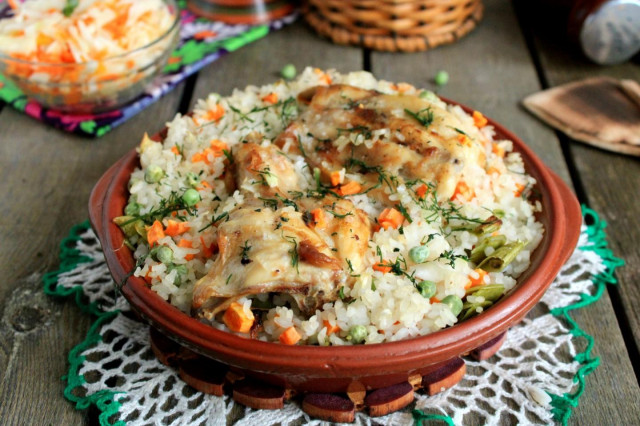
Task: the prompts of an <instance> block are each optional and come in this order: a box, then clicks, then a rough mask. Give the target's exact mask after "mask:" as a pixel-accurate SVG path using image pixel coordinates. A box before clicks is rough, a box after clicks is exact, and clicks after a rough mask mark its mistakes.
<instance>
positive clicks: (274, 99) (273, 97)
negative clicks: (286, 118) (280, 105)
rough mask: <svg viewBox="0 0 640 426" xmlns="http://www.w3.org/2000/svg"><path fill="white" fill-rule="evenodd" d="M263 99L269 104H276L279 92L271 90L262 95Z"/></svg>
mask: <svg viewBox="0 0 640 426" xmlns="http://www.w3.org/2000/svg"><path fill="white" fill-rule="evenodd" d="M262 101H263V102H265V103H268V104H275V103H276V102H278V94H277V93H275V92H271V93H269V94H268V95H266V96H263V97H262Z"/></svg>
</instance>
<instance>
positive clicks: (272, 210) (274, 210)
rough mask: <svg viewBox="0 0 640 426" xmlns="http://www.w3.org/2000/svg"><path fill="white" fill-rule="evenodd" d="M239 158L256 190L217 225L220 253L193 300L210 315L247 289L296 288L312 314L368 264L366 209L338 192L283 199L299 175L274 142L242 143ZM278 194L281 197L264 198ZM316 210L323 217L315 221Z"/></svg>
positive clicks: (239, 179)
mask: <svg viewBox="0 0 640 426" xmlns="http://www.w3.org/2000/svg"><path fill="white" fill-rule="evenodd" d="M234 165H235V168H236V183H237V185H238V188H240V190H241V191H244V192H245V195H249V194H248V192H251V193H252V194H253V195H255V196H256V197H251V196H248V197H247V198H246V200H245V203H244V204H243V205H241V206H239V207H238V208H236V209H235V210H233V211H232V212H230V214H229V220H228V221H226V222H223V223H222V224H220V225H219V226H218V229H217V238H218V249H219V254H218V257H217V258H216V260H215V262H214V264H213V267H212V268H211V269H210V270H209V272H208V273H207V275H206V276H204V277H203V278H201V279H200V280H199V281H198V282H197V283H196V285H195V287H194V292H193V303H192V307H193V308H194V309H195V310H196V311H197V312H198V314H199V315H201V316H204V317H206V318H208V319H211V318H213V317H214V316H215V315H216V314H217V313H218V312H220V311H222V310H224V309H226V308H227V307H228V306H229V305H230V304H231V303H232V302H234V301H235V300H237V299H239V298H241V297H243V296H248V295H252V294H259V293H279V294H289V295H290V296H291V298H292V300H293V302H294V303H295V304H296V305H297V307H298V308H299V309H300V311H301V312H302V313H303V314H308V315H310V314H312V313H313V312H314V311H315V310H316V309H317V308H319V307H321V306H322V305H323V304H324V303H326V302H331V301H334V300H336V299H337V297H338V290H339V289H340V287H342V286H345V285H350V284H351V283H352V282H353V277H352V275H356V274H359V273H360V272H362V270H363V269H364V268H365V261H364V257H365V253H366V251H367V244H368V241H369V235H370V224H369V219H368V218H367V216H366V214H365V213H364V212H362V211H361V210H359V209H356V208H355V206H354V205H353V203H352V202H351V201H349V200H344V199H338V198H334V197H331V196H329V197H326V198H323V199H316V198H306V197H302V198H299V199H297V203H296V201H293V200H290V202H291V203H293V204H289V207H288V208H286V209H285V208H284V204H283V203H282V200H283V199H287V198H288V197H289V192H290V191H297V190H298V186H297V175H296V174H295V171H294V166H293V164H292V163H291V161H290V160H289V159H288V158H287V157H286V156H284V155H282V154H281V153H278V150H277V148H276V147H275V146H273V145H270V146H266V147H263V146H260V145H256V144H252V143H248V144H244V145H242V146H240V148H239V149H238V150H237V151H236V153H235V154H234ZM265 173H268V175H266V176H265ZM247 185H248V186H247ZM243 188H244V190H243ZM246 188H248V189H246ZM275 195H278V196H279V197H280V199H278V198H271V199H269V201H268V202H267V201H265V200H267V199H266V198H264V197H273V196H275ZM272 202H276V205H275V206H274V205H273V204H272ZM293 206H295V207H293ZM311 211H316V214H317V215H321V216H322V220H319V221H318V223H316V222H315V221H314V220H313V219H312V218H313V215H312V214H311Z"/></svg>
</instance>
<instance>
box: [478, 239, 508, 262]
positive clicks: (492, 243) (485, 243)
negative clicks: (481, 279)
mask: <svg viewBox="0 0 640 426" xmlns="http://www.w3.org/2000/svg"><path fill="white" fill-rule="evenodd" d="M506 242H507V237H505V236H504V235H493V236H491V237H487V238H485V239H484V240H482V241H480V242H479V243H478V244H477V245H476V246H475V247H474V248H473V249H472V250H471V255H470V256H469V260H471V261H472V262H473V263H475V264H476V265H477V264H478V263H480V262H482V260H483V259H484V258H485V257H486V255H485V254H484V251H485V250H486V249H487V247H493V248H494V249H497V248H499V247H502V246H503V245H504V244H505V243H506Z"/></svg>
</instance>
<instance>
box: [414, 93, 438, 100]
mask: <svg viewBox="0 0 640 426" xmlns="http://www.w3.org/2000/svg"><path fill="white" fill-rule="evenodd" d="M418 97H419V98H420V99H425V100H427V101H431V102H435V101H437V100H438V96H437V95H436V94H435V93H433V92H432V91H431V90H423V91H422V92H420V93H419V94H418Z"/></svg>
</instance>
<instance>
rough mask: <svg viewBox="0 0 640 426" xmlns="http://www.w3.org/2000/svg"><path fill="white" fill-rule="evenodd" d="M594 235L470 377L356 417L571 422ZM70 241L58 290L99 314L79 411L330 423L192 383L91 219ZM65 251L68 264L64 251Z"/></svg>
mask: <svg viewBox="0 0 640 426" xmlns="http://www.w3.org/2000/svg"><path fill="white" fill-rule="evenodd" d="M589 230H591V228H590V229H589ZM593 234H594V233H593V232H587V227H585V226H583V229H582V233H581V236H580V242H579V248H577V249H576V250H575V252H574V253H573V255H572V256H571V258H570V259H569V261H568V262H567V264H566V265H565V266H564V267H563V268H562V270H561V272H560V274H559V276H558V277H557V278H556V280H555V281H554V283H553V284H552V285H551V287H550V289H549V290H548V291H547V293H546V294H545V295H544V297H543V298H542V301H541V302H540V303H539V304H538V305H537V306H536V307H535V308H534V310H532V311H531V312H530V313H529V315H528V316H527V317H526V319H525V320H524V321H522V322H521V323H520V324H519V325H517V326H514V327H512V328H511V329H510V330H509V332H508V334H507V339H506V341H505V343H504V345H503V346H502V348H501V349H500V351H499V352H498V353H497V354H496V355H494V356H493V357H491V358H490V359H488V360H486V361H480V362H477V361H473V360H470V359H467V360H466V363H467V373H466V375H465V376H464V378H463V379H462V380H461V381H460V383H458V384H457V385H456V386H454V387H453V388H451V389H449V390H446V391H444V392H442V393H440V394H437V395H435V396H431V397H430V396H427V395H425V394H422V393H420V392H417V393H416V396H415V401H414V403H412V404H410V405H409V406H408V407H407V408H405V409H404V410H402V411H399V412H396V413H393V414H389V415H387V416H385V417H378V418H370V417H369V416H368V415H367V414H366V413H362V412H360V413H357V414H356V421H355V424H357V425H377V424H387V425H406V424H411V423H412V422H414V416H415V418H416V420H415V421H416V423H419V420H418V419H419V418H420V417H419V416H420V415H421V414H422V413H425V417H424V418H429V419H434V418H437V419H439V420H444V421H445V422H446V423H449V424H456V425H462V424H466V423H468V422H470V420H471V419H473V423H474V424H488V425H491V424H498V423H501V422H505V421H506V422H507V423H510V424H513V423H523V424H550V423H556V422H562V420H563V418H564V421H565V422H566V419H567V418H568V415H569V414H570V412H567V410H570V409H568V408H566V406H567V405H571V404H567V403H566V402H567V398H569V399H571V398H576V397H577V396H579V394H578V395H577V396H576V392H579V393H581V390H578V387H579V386H580V384H581V381H580V380H577V377H578V376H579V374H578V372H579V371H580V369H581V368H584V365H585V363H588V362H594V360H593V359H592V358H590V354H589V353H588V352H589V351H590V349H589V348H588V339H589V337H588V336H586V339H585V338H581V337H580V333H576V332H575V329H574V330H572V327H575V324H574V323H573V322H572V321H567V320H566V318H565V317H564V316H563V315H562V312H561V313H560V314H559V312H558V311H562V309H563V308H566V307H569V306H571V305H574V304H576V303H579V302H580V301H581V300H583V299H584V296H585V295H591V294H593V293H594V292H595V290H596V283H595V282H594V281H595V280H594V277H597V276H599V275H601V274H603V273H605V270H606V269H607V266H610V265H608V264H607V262H605V261H604V260H603V258H602V257H601V255H600V254H599V253H602V250H596V249H590V246H592V245H594V244H595V243H594V241H593V240H594V238H593V236H594V235H593ZM67 246H71V248H70V249H69V250H67V254H68V255H70V257H71V260H68V261H67V263H66V267H65V268H61V271H65V270H66V272H58V273H56V274H55V279H56V281H55V283H54V284H55V287H53V288H52V289H50V290H49V292H50V293H53V294H58V295H68V294H69V293H71V292H77V293H80V292H81V296H82V297H80V298H77V300H82V301H83V302H82V303H83V304H84V307H85V308H88V310H89V311H91V312H93V313H95V314H97V315H98V319H97V320H96V322H95V323H94V325H93V327H92V329H91V330H90V331H89V334H88V336H87V339H86V340H85V341H84V342H82V343H81V344H79V345H78V347H76V348H75V349H74V350H73V351H72V353H71V354H70V355H69V360H70V363H71V367H70V370H69V374H68V375H67V376H66V380H67V389H66V391H65V396H66V397H67V398H68V399H70V400H71V401H73V402H75V403H76V406H77V408H79V409H82V408H86V407H87V406H88V405H89V404H91V403H93V404H96V406H97V407H98V409H99V410H100V412H101V415H100V422H101V424H125V423H126V424H136V425H137V424H158V425H159V424H170V425H185V424H194V425H224V424H230V423H235V424H237V425H247V426H254V425H261V426H267V425H272V424H280V425H298V424H302V423H304V424H312V425H314V424H317V425H319V424H323V422H322V421H319V420H315V419H312V418H310V417H309V416H308V415H307V414H305V413H304V412H303V411H302V409H301V407H300V404H299V401H298V402H296V401H290V402H287V403H285V407H284V409H282V410H275V411H270V410H255V409H250V408H246V407H244V406H242V405H239V404H237V403H235V402H234V401H233V399H231V398H230V397H229V396H224V397H216V396H211V395H206V394H203V393H200V392H198V391H196V390H194V389H193V388H191V387H190V386H188V385H187V384H185V383H184V382H183V381H182V380H181V379H180V378H179V376H178V374H177V372H176V371H174V370H173V369H171V368H169V367H166V366H164V365H163V364H161V363H160V362H159V361H158V360H157V359H156V357H155V356H154V355H153V353H152V351H151V349H150V346H149V331H148V326H147V325H146V324H143V323H141V322H139V321H137V320H135V319H133V316H132V315H130V311H129V309H130V308H129V306H128V304H127V302H126V300H124V298H123V297H122V296H119V295H117V293H116V291H115V288H114V283H113V281H112V279H111V277H110V275H109V271H108V270H107V267H106V264H105V262H104V257H103V255H102V252H101V249H100V245H99V243H98V241H97V239H96V237H95V235H94V233H93V231H92V230H90V229H88V227H86V225H85V226H84V227H79V228H77V229H76V235H75V236H73V237H70V239H69V241H67ZM63 251H64V250H63ZM62 257H63V259H62V260H63V263H64V262H65V259H64V253H63V256H62ZM74 263H75V265H74ZM45 284H46V283H45ZM595 361H596V362H597V360H595ZM414 410H421V412H416V411H414Z"/></svg>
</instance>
